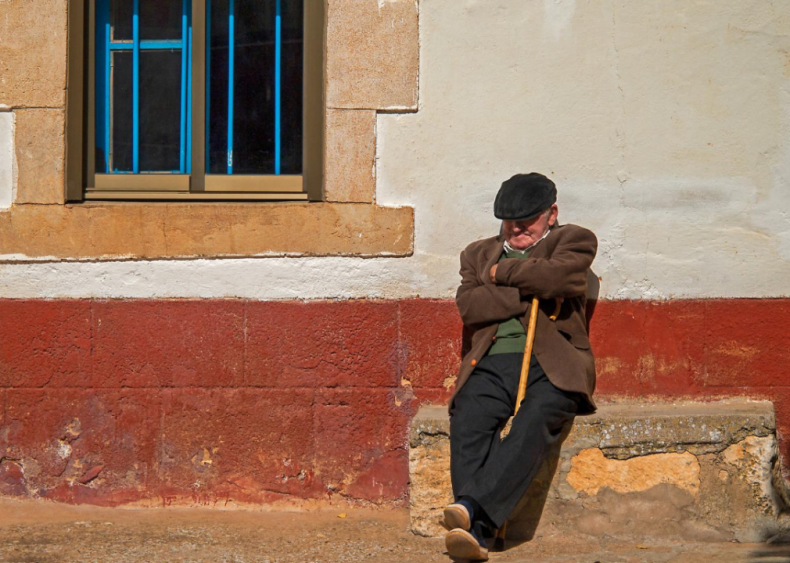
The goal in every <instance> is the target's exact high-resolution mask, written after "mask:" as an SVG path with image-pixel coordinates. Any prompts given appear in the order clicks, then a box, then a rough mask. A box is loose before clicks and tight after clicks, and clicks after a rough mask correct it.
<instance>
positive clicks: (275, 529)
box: [0, 500, 790, 563]
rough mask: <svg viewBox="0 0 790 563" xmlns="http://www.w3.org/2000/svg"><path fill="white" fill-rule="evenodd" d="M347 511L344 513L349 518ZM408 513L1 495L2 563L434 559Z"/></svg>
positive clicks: (780, 560)
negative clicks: (99, 502)
mask: <svg viewBox="0 0 790 563" xmlns="http://www.w3.org/2000/svg"><path fill="white" fill-rule="evenodd" d="M341 516H344V517H341ZM407 525H408V512H407V511H406V510H375V511H374V510H353V509H347V510H345V512H340V510H339V509H338V510H331V511H330V510H321V511H309V512H306V511H293V512H283V511H278V512H271V511H240V510H236V511H221V510H214V509H189V508H163V509H107V508H95V507H84V506H79V507H75V506H64V505H58V504H53V503H45V502H36V501H10V500H0V561H2V562H3V563H50V562H52V563H55V562H57V563H69V562H75V563H76V562H79V563H92V562H102V563H103V562H113V563H143V562H145V563H149V562H156V563H160V562H161V563H164V562H171V561H172V562H175V561H178V562H181V561H183V562H195V563H197V562H200V563H203V562H205V563H209V562H210V563H312V562H315V563H318V562H321V563H345V562H352V561H373V562H376V563H390V562H408V563H428V562H443V561H449V559H448V558H447V555H446V554H445V553H444V544H443V542H442V540H437V539H426V538H421V537H417V536H414V535H412V534H411V533H410V532H409V531H408V530H407ZM491 560H492V561H502V562H503V563H504V562H507V563H526V562H531V563H534V562H555V561H556V562H559V561H562V562H568V563H632V562H633V563H641V562H646V563H669V562H673V563H696V562H700V563H702V562H706V563H707V562H712V561H715V563H736V562H737V563H742V562H743V563H790V545H786V544H785V545H754V544H751V545H746V544H733V543H727V544H691V543H675V542H657V541H655V540H652V541H647V540H645V541H644V542H643V543H635V542H633V541H623V540H612V539H606V538H604V539H595V538H581V537H578V538H567V537H559V536H552V535H551V534H550V533H548V534H544V535H542V536H541V537H537V538H536V539H535V540H533V541H532V542H530V543H527V544H523V545H520V546H517V547H515V548H513V549H510V550H509V551H507V552H504V553H495V554H492V557H491Z"/></svg>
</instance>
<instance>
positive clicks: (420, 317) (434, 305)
mask: <svg viewBox="0 0 790 563" xmlns="http://www.w3.org/2000/svg"><path fill="white" fill-rule="evenodd" d="M426 319H430V322H426ZM462 330H463V324H462V323H461V317H460V316H459V315H458V309H457V307H456V305H455V302H454V301H446V300H438V299H436V300H435V299H414V300H412V299H409V300H403V301H401V303H400V334H401V342H402V343H401V347H402V353H403V356H404V361H405V371H404V372H403V376H402V377H403V382H402V383H403V384H404V385H410V386H411V387H413V388H414V389H415V390H416V389H421V388H433V389H439V388H442V389H445V390H447V391H449V390H450V389H451V388H452V387H453V385H454V384H455V378H456V375H457V374H458V368H459V367H460V365H461V342H462V339H461V333H462Z"/></svg>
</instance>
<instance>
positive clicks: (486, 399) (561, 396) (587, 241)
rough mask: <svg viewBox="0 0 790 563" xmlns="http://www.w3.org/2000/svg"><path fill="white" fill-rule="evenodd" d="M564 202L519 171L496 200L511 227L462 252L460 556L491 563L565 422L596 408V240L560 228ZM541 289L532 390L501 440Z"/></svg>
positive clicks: (456, 527)
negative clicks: (590, 291)
mask: <svg viewBox="0 0 790 563" xmlns="http://www.w3.org/2000/svg"><path fill="white" fill-rule="evenodd" d="M556 201H557V189H556V187H555V185H554V183H553V182H552V181H551V180H550V179H548V178H547V177H546V176H543V175H542V174H537V173H534V172H533V173H531V174H517V175H516V176H513V177H512V178H510V179H509V180H507V181H505V182H504V183H503V184H502V187H501V188H500V190H499V192H498V193H497V196H496V200H495V202H494V216H495V217H496V218H497V219H501V220H502V229H501V234H500V235H499V236H496V237H491V238H487V239H484V240H480V241H477V242H474V243H472V244H470V245H469V246H468V247H467V248H466V249H465V250H464V251H463V252H462V253H461V286H460V287H459V288H458V292H457V294H456V303H457V305H458V310H459V311H460V313H461V318H462V320H463V322H464V325H465V326H467V327H469V328H471V329H472V330H473V331H475V332H474V336H473V337H472V347H471V350H470V351H469V353H468V354H467V355H466V356H465V357H464V359H463V362H462V364H461V369H460V373H459V375H458V382H457V386H456V390H455V394H454V396H453V398H452V400H451V402H450V450H451V461H450V471H451V477H452V485H453V495H454V497H455V502H454V503H453V504H451V505H449V506H447V507H446V508H445V510H444V524H445V526H446V527H447V528H448V529H449V530H450V532H449V533H448V534H447V537H446V540H445V541H446V546H447V551H448V553H449V554H450V556H451V557H452V558H454V559H458V560H467V561H485V560H487V559H488V549H487V546H486V543H485V540H484V535H486V530H489V531H490V530H493V529H497V528H500V527H501V526H502V524H503V523H504V522H505V520H506V519H507V517H508V515H509V514H510V512H511V511H512V510H513V508H514V507H515V506H516V504H517V503H518V501H519V499H520V498H521V496H522V495H523V494H524V492H525V491H526V489H527V487H528V486H529V484H530V483H531V482H532V480H533V478H534V477H535V475H536V473H537V472H538V469H539V468H540V465H541V463H542V462H543V461H544V459H545V457H546V455H547V454H548V452H549V451H550V450H551V447H552V446H553V445H554V444H555V443H556V442H557V440H558V439H559V437H560V434H561V433H562V430H563V427H564V426H565V425H566V424H568V423H569V422H571V421H572V420H573V418H574V416H576V415H577V414H589V413H592V412H594V411H595V403H594V402H593V399H592V394H593V390H594V389H595V363H594V359H593V355H592V352H591V351H590V341H589V339H588V337H587V320H586V317H585V305H586V298H585V292H586V287H587V276H588V272H589V269H590V265H591V264H592V262H593V259H594V258H595V252H596V249H597V245H598V242H597V239H596V237H595V235H594V234H593V233H592V232H590V231H589V230H587V229H584V228H582V227H578V226H575V225H560V224H559V223H558V222H557V216H558V208H557V203H556ZM533 296H535V297H538V298H539V300H540V301H539V311H538V320H537V326H536V331H535V339H534V345H533V353H532V356H531V358H530V364H529V372H528V380H527V382H528V383H527V392H526V398H525V399H524V401H523V402H522V403H521V406H520V410H519V411H518V414H517V415H516V416H515V418H514V419H513V422H512V426H511V430H510V433H509V434H508V435H507V437H505V438H504V439H500V429H501V428H502V426H503V425H504V424H505V422H506V421H507V420H508V419H509V417H510V416H512V415H513V412H514V410H515V407H516V404H515V403H516V396H517V390H518V384H519V375H520V372H521V366H522V361H523V359H524V351H525V345H526V341H527V324H528V319H529V312H530V307H531V301H532V298H533Z"/></svg>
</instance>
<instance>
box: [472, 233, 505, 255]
mask: <svg viewBox="0 0 790 563" xmlns="http://www.w3.org/2000/svg"><path fill="white" fill-rule="evenodd" d="M499 242H500V241H499V237H498V236H495V237H488V238H484V239H481V240H476V241H474V242H472V243H470V244H468V245H467V247H466V248H465V249H464V254H466V255H467V256H473V255H477V254H480V253H481V252H485V251H486V250H488V249H489V248H491V247H493V246H496V245H497V244H499Z"/></svg>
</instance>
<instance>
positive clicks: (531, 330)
mask: <svg viewBox="0 0 790 563" xmlns="http://www.w3.org/2000/svg"><path fill="white" fill-rule="evenodd" d="M552 316H554V317H555V318H556V315H552ZM537 325H538V298H537V296H535V297H533V298H532V306H531V307H530V310H529V325H527V344H526V346H524V359H523V360H522V361H521V376H520V377H519V380H518V394H517V395H516V408H515V409H514V412H513V417H514V418H515V416H516V415H517V414H518V409H519V408H520V407H521V401H523V400H524V397H525V396H526V395H527V379H528V378H529V364H530V363H531V361H532V345H533V344H534V342H535V327H537ZM511 424H512V421H511ZM506 532H507V522H505V523H503V524H502V527H501V528H499V529H498V530H497V533H496V539H495V540H494V548H495V549H496V550H498V551H501V550H503V549H504V548H505V533H506Z"/></svg>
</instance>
